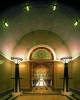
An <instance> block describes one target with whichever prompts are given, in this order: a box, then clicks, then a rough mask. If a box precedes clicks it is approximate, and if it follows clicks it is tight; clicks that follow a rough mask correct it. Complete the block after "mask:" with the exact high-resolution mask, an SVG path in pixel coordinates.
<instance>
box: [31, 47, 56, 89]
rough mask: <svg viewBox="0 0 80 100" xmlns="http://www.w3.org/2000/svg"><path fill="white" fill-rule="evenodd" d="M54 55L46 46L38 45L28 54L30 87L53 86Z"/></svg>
mask: <svg viewBox="0 0 80 100" xmlns="http://www.w3.org/2000/svg"><path fill="white" fill-rule="evenodd" d="M53 60H54V56H53V53H52V52H51V50H49V49H48V48H46V47H38V48H36V49H34V50H33V51H32V52H31V54H30V61H31V63H30V66H31V87H35V86H48V87H50V88H51V89H52V90H53V88H54V62H53Z"/></svg>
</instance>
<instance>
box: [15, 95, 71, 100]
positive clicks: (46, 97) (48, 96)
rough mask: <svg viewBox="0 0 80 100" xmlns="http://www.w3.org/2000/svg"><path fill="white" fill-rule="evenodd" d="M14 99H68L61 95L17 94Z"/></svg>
mask: <svg viewBox="0 0 80 100" xmlns="http://www.w3.org/2000/svg"><path fill="white" fill-rule="evenodd" d="M16 100H70V99H68V98H67V97H66V96H62V95H26V96H19V97H18V98H16Z"/></svg>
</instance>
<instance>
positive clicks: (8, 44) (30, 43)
mask: <svg viewBox="0 0 80 100" xmlns="http://www.w3.org/2000/svg"><path fill="white" fill-rule="evenodd" d="M53 5H54V3H50V4H46V3H44V4H42V3H34V4H33V3H30V4H29V7H30V8H29V11H27V9H26V2H24V3H21V4H18V5H15V6H11V7H9V8H8V9H6V10H5V11H3V12H2V13H1V15H0V54H1V55H4V56H5V57H6V58H8V59H10V58H11V57H12V56H16V57H22V58H23V59H24V60H26V59H27V55H28V53H29V51H30V50H31V49H32V48H33V47H38V46H45V47H50V48H52V49H53V51H54V52H55V55H56V59H57V60H59V59H60V58H61V57H64V56H72V57H76V56H80V23H78V25H77V26H75V25H74V23H75V22H76V21H78V22H79V21H80V19H79V17H80V11H78V10H77V9H74V8H73V7H69V6H67V5H64V4H61V3H58V2H57V3H56V7H57V8H56V10H53ZM5 22H7V23H8V25H9V26H8V27H6V26H5V25H4V23H5Z"/></svg>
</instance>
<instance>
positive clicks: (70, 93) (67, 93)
mask: <svg viewBox="0 0 80 100" xmlns="http://www.w3.org/2000/svg"><path fill="white" fill-rule="evenodd" d="M61 94H62V95H72V92H64V91H61Z"/></svg>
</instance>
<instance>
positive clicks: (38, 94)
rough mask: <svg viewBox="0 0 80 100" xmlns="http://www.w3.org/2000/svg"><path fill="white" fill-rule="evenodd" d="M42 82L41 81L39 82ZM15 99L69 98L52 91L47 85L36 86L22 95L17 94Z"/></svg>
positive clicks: (67, 99)
mask: <svg viewBox="0 0 80 100" xmlns="http://www.w3.org/2000/svg"><path fill="white" fill-rule="evenodd" d="M41 84H42V83H41ZM15 100H70V99H69V98H67V97H66V96H63V95H61V94H60V93H54V92H53V91H52V90H51V89H50V88H49V87H47V90H46V86H37V87H34V89H33V90H32V91H31V92H30V93H28V92H25V93H24V94H23V95H22V96H18V97H17V98H16V99H15Z"/></svg>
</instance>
